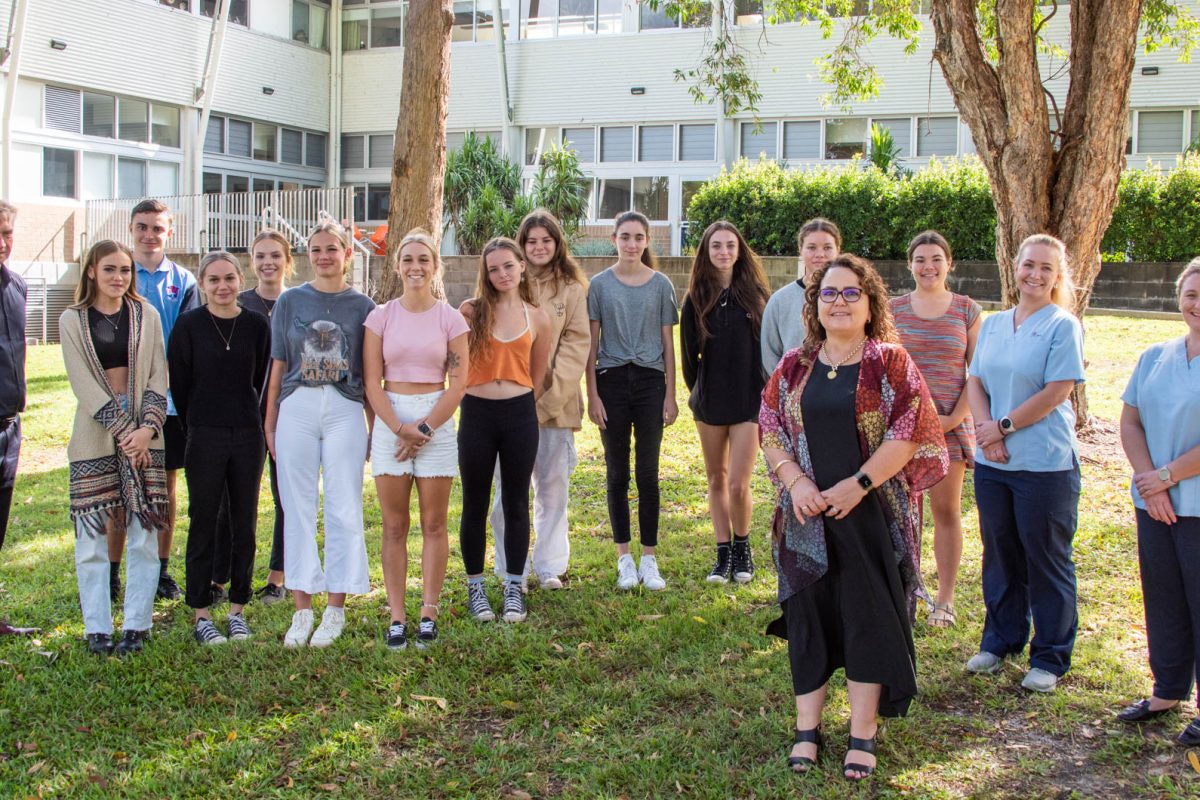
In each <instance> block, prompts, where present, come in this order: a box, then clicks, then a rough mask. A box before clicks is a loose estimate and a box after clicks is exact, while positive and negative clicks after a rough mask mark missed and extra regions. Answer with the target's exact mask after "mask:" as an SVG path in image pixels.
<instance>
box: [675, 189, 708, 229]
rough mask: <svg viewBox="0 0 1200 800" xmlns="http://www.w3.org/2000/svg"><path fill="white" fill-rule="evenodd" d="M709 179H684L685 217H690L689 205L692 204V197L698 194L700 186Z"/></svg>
mask: <svg viewBox="0 0 1200 800" xmlns="http://www.w3.org/2000/svg"><path fill="white" fill-rule="evenodd" d="M705 183H707V181H682V182H681V186H682V189H683V206H682V211H683V215H682V216H683V218H684V219H685V220H686V219H687V218H688V206H690V205H691V204H692V198H693V197H695V196H696V192H698V191H700V187H702V186H704V184H705Z"/></svg>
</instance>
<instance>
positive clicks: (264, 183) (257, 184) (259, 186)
mask: <svg viewBox="0 0 1200 800" xmlns="http://www.w3.org/2000/svg"><path fill="white" fill-rule="evenodd" d="M254 191H256V192H273V191H275V181H273V180H270V179H268V178H255V179H254Z"/></svg>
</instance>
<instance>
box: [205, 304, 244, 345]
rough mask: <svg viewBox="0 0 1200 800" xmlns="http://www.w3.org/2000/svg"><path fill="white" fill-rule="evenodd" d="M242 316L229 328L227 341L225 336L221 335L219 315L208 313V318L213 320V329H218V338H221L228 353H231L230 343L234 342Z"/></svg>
mask: <svg viewBox="0 0 1200 800" xmlns="http://www.w3.org/2000/svg"><path fill="white" fill-rule="evenodd" d="M240 316H241V314H238V315H237V316H236V317H234V318H233V325H231V326H230V327H229V338H228V339H227V338H225V334H223V333H221V326H220V325H218V324H217V315H216V314H214V313H212V312H211V311H209V312H208V318H209V319H211V320H212V324H213V327H214V328H216V329H217V336H220V337H221V341H222V342H224V343H225V350H226V352H228V351H229V343H230V342H232V341H233V332H234V331H236V330H237V321H238V317H240Z"/></svg>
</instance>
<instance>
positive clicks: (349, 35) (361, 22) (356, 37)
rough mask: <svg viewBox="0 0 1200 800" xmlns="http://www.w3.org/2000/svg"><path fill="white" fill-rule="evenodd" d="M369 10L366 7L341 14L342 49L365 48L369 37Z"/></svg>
mask: <svg viewBox="0 0 1200 800" xmlns="http://www.w3.org/2000/svg"><path fill="white" fill-rule="evenodd" d="M370 20H371V12H370V11H367V10H366V9H363V10H361V11H360V10H357V9H355V10H353V11H346V12H344V13H343V14H342V50H345V51H346V52H349V51H351V50H366V49H367V42H368V41H370V38H371V22H370Z"/></svg>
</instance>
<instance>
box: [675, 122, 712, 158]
mask: <svg viewBox="0 0 1200 800" xmlns="http://www.w3.org/2000/svg"><path fill="white" fill-rule="evenodd" d="M716 157H717V128H716V126H715V125H680V126H679V160H680V161H713V160H715V159H716Z"/></svg>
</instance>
